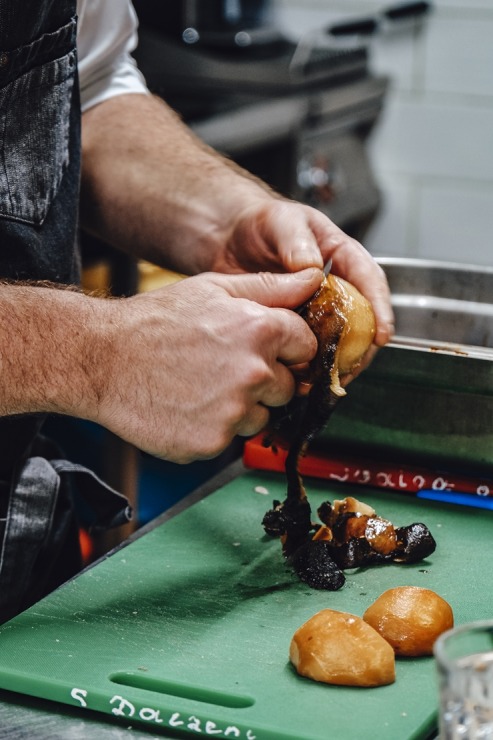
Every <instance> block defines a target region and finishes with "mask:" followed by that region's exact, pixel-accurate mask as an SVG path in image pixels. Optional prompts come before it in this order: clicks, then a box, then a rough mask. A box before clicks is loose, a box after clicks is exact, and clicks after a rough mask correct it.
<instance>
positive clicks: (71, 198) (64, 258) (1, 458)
mask: <svg viewBox="0 0 493 740" xmlns="http://www.w3.org/2000/svg"><path fill="white" fill-rule="evenodd" d="M75 16H76V0H22V2H20V1H19V0H0V278H3V279H5V278H7V279H11V280H49V281H52V282H58V283H64V284H73V283H76V282H77V281H78V279H79V257H78V249H77V216H78V213H77V204H78V197H79V178H80V105H79V91H78V78H77V52H76V17H75ZM43 421H44V417H43V416H41V415H26V416H17V417H8V418H0V547H1V549H0V623H1V622H3V621H5V620H6V619H8V618H10V617H11V616H13V615H14V614H15V613H17V612H18V611H20V610H22V609H24V608H25V607H26V606H28V605H29V604H31V603H33V602H34V601H36V600H38V599H39V598H40V597H41V596H42V595H44V594H45V593H47V592H48V591H50V590H52V589H53V588H55V587H56V586H57V585H59V584H60V583H62V582H63V581H64V580H66V579H67V578H69V577H71V576H72V575H73V574H74V573H76V572H77V570H78V569H80V566H81V561H80V553H79V547H78V537H77V532H78V529H77V522H76V517H75V514H74V504H73V496H72V491H71V484H73V482H74V478H77V479H79V484H78V488H77V492H78V493H79V494H81V495H82V496H83V497H84V499H85V502H86V503H87V504H88V505H89V509H90V510H91V512H92V514H93V523H94V525H95V526H98V527H108V526H118V525H119V524H122V523H124V522H125V521H128V518H129V509H128V506H127V502H126V500H125V499H124V497H122V496H120V495H119V494H117V493H115V492H114V491H112V490H111V489H109V488H108V487H107V486H105V484H104V483H102V482H101V481H100V480H99V479H97V478H96V476H94V474H92V473H91V472H90V471H88V470H86V469H85V468H82V467H81V466H77V465H73V464H72V463H69V462H67V461H64V460H61V459H60V454H59V453H58V451H53V450H52V449H50V448H49V444H48V443H47V441H46V440H45V439H43V438H42V437H41V436H40V434H39V432H40V429H41V426H42V423H43ZM70 479H72V480H70Z"/></svg>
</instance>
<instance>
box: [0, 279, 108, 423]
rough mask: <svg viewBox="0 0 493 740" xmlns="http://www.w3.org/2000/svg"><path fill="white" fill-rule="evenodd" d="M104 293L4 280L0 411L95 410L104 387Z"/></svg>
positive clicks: (0, 297) (0, 323)
mask: <svg viewBox="0 0 493 740" xmlns="http://www.w3.org/2000/svg"><path fill="white" fill-rule="evenodd" d="M102 311H104V301H103V300H102V299H92V298H89V297H87V296H85V295H83V294H81V293H78V292H75V291H72V290H69V289H60V288H55V287H53V288H52V287H44V286H43V287H42V286H38V285H21V284H17V285H16V284H2V285H0V415H1V416H9V415H13V414H24V413H34V412H56V413H62V414H70V415H78V416H81V417H84V418H89V417H90V416H94V415H95V413H96V410H97V405H98V400H99V397H100V396H101V395H102V394H103V393H104V383H105V369H104V364H105V357H107V351H108V344H107V342H106V337H105V333H104V330H103V322H102V321H101V315H102Z"/></svg>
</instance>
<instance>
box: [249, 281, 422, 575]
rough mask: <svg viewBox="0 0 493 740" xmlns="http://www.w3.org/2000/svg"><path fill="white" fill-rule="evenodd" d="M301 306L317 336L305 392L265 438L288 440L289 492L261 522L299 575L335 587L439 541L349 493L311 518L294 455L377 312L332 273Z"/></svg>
mask: <svg viewBox="0 0 493 740" xmlns="http://www.w3.org/2000/svg"><path fill="white" fill-rule="evenodd" d="M299 313H300V315H301V316H302V317H303V318H304V319H305V321H306V322H307V324H308V325H309V327H310V328H311V329H312V331H313V333H314V334H315V336H316V337H317V340H318V349H317V353H316V355H315V357H314V359H313V360H312V362H311V363H310V366H309V370H308V373H307V375H306V377H304V378H303V382H304V383H305V387H306V388H308V389H309V392H308V394H307V395H304V396H303V395H302V396H296V397H295V398H294V399H293V401H292V402H291V403H290V404H289V405H288V406H287V408H286V409H285V411H284V414H283V415H282V416H281V417H280V418H279V419H278V421H277V423H274V426H273V429H272V432H271V435H270V437H269V439H266V442H265V443H266V444H272V442H273V440H275V439H276V436H278V437H280V438H281V439H283V440H284V441H286V442H287V443H288V444H289V452H288V455H287V458H286V478H287V496H286V499H285V500H284V501H283V502H282V503H281V502H280V501H274V505H273V508H272V509H271V510H270V511H268V512H267V513H266V514H265V516H264V519H263V522H262V524H263V526H264V529H265V532H266V533H267V534H269V535H270V536H272V537H279V538H280V539H281V542H282V550H283V554H284V556H285V557H286V558H287V560H288V562H289V563H290V565H291V566H292V568H293V570H294V571H295V572H296V573H297V575H298V576H299V578H300V579H301V580H302V581H303V582H305V583H307V584H308V585H309V586H311V587H312V588H320V589H328V590H337V589H339V588H341V586H342V585H343V584H344V580H345V577H344V574H343V570H345V569H347V568H357V567H362V566H366V565H371V564H374V563H385V562H399V563H412V562H417V561H418V560H422V559H423V558H426V557H428V555H430V554H431V553H432V552H433V551H434V549H435V546H436V545H435V541H434V539H433V537H432V535H431V534H430V532H429V530H428V529H427V527H426V526H425V525H424V524H421V523H415V524H411V525H410V526H408V527H401V528H399V529H396V528H395V527H394V526H393V524H392V523H391V522H389V521H387V520H385V519H383V518H382V517H378V516H376V514H375V512H374V511H373V510H372V509H371V508H370V507H368V506H366V505H365V504H361V503H360V502H358V501H357V500H356V499H353V498H351V497H348V498H346V499H344V500H343V501H342V502H340V501H339V502H334V504H331V503H330V502H326V503H324V504H322V506H321V507H320V508H319V510H318V516H319V518H320V521H321V522H322V525H320V524H314V523H313V522H312V520H311V509H310V504H309V502H308V499H307V496H306V492H305V489H304V487H303V481H302V479H301V476H300V474H299V471H298V466H299V460H300V458H301V456H302V455H304V454H305V451H306V449H307V446H308V445H309V444H310V442H311V441H312V440H313V439H314V437H315V436H316V435H317V434H318V433H319V432H320V431H321V430H322V429H323V428H324V427H325V425H326V424H327V422H328V420H329V418H330V416H331V414H332V412H333V410H334V408H335V407H336V405H337V403H338V401H339V399H340V398H341V397H343V396H344V395H345V394H346V392H345V390H344V388H343V387H342V385H341V382H340V381H341V378H343V377H344V376H347V375H351V374H353V373H354V372H355V370H356V369H357V368H358V367H359V366H360V365H361V362H362V360H363V357H364V356H365V354H366V352H367V351H368V350H369V348H370V346H371V344H372V342H373V339H374V336H375V318H374V316H373V311H372V309H371V306H370V304H369V302H368V301H367V300H366V298H364V297H363V296H362V295H361V294H360V293H359V292H358V291H357V290H356V288H354V286H352V285H350V284H349V283H346V281H344V280H342V279H340V278H337V277H334V276H333V275H328V276H327V277H326V279H325V280H324V282H323V283H322V285H321V286H320V288H319V290H318V291H317V292H316V293H315V295H314V296H313V298H312V299H311V300H309V301H308V302H307V303H306V304H305V306H303V308H302V310H300V312H299Z"/></svg>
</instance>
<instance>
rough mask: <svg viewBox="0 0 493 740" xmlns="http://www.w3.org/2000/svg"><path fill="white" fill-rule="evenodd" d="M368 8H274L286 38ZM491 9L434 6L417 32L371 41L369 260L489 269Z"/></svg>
mask: <svg viewBox="0 0 493 740" xmlns="http://www.w3.org/2000/svg"><path fill="white" fill-rule="evenodd" d="M381 8H382V4H381V3H378V2H373V1H372V0H354V1H353V0H342V1H341V2H335V1H331V0H277V2H276V12H277V16H278V19H279V23H280V25H281V27H282V28H283V29H284V30H285V32H286V33H287V34H289V35H290V36H292V37H293V38H298V37H299V35H300V34H301V33H304V32H306V31H308V30H309V29H313V28H316V27H320V26H325V25H327V23H328V22H329V23H331V22H335V21H337V20H339V19H341V18H344V19H346V18H347V17H348V16H351V15H354V17H360V16H362V15H368V14H372V13H376V12H378V11H380V9H381ZM492 39H493V2H491V0H435V1H434V2H433V3H432V11H431V12H430V13H429V15H428V17H427V19H426V22H425V23H424V24H423V25H422V27H421V28H420V29H419V30H417V31H416V32H414V33H408V32H405V31H404V29H403V32H402V33H388V34H386V35H380V36H376V37H375V38H374V39H373V41H372V42H371V45H370V51H371V54H370V58H371V62H370V64H371V68H372V70H373V72H374V73H375V74H382V75H387V76H388V77H389V78H390V88H389V92H388V95H387V100H386V104H385V108H384V110H383V112H382V114H381V116H380V120H379V122H378V124H377V125H376V127H375V129H374V131H373V133H372V136H371V137H370V139H369V142H368V150H369V155H370V158H371V162H372V166H373V168H374V172H375V176H376V179H377V181H378V183H379V186H380V188H381V191H382V207H381V211H380V213H379V214H378V216H377V218H376V220H375V222H374V224H373V225H372V226H371V228H370V230H369V233H368V234H367V237H366V239H365V245H366V246H367V247H368V249H370V251H372V252H373V253H375V254H385V255H396V256H406V257H418V258H425V259H440V260H447V261H458V262H472V263H476V264H482V265H490V266H491V265H492V264H493V245H492V242H491V236H490V235H491V232H492V228H493V42H492Z"/></svg>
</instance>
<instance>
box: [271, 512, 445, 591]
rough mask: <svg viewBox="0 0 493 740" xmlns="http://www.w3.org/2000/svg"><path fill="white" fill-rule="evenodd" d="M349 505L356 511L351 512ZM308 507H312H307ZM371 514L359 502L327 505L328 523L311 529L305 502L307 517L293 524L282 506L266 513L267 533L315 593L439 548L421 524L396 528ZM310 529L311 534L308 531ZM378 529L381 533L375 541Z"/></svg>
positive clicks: (321, 514)
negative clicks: (360, 571)
mask: <svg viewBox="0 0 493 740" xmlns="http://www.w3.org/2000/svg"><path fill="white" fill-rule="evenodd" d="M347 502H351V504H350V505H351V506H352V507H353V508H355V509H356V510H355V511H346V510H345V507H346V505H347ZM307 507H308V508H307ZM363 507H364V509H367V508H368V507H367V506H366V505H365V504H363V505H361V504H360V502H358V501H357V500H356V499H353V498H347V499H343V500H342V501H336V502H334V504H332V503H331V502H330V501H326V502H324V503H323V504H322V505H321V506H320V507H319V509H318V512H317V513H318V516H319V518H320V520H321V521H322V522H323V524H322V525H320V524H313V523H312V522H311V521H310V522H309V523H308V524H307V517H309V505H308V502H307V501H306V499H305V506H304V509H303V517H302V518H300V517H299V516H298V512H296V516H297V518H296V519H294V518H293V519H291V517H290V516H289V510H286V507H285V505H283V504H281V503H280V502H279V501H274V507H273V508H272V509H271V510H270V511H268V512H267V513H266V515H265V516H264V519H263V525H264V530H265V532H266V534H268V535H270V536H271V537H280V538H281V541H282V543H283V554H284V556H285V557H286V558H287V560H288V562H289V564H290V565H291V567H292V568H293V570H294V571H295V572H296V574H297V575H298V577H299V578H300V580H301V581H303V582H304V583H307V584H308V585H309V586H311V588H316V589H325V590H328V591H336V590H338V589H339V588H341V587H342V586H343V585H344V582H345V576H344V573H343V571H344V570H347V569H350V568H362V567H366V566H368V565H377V564H383V563H402V564H405V563H416V562H419V561H420V560H424V559H425V558H427V557H429V556H430V555H431V554H432V553H433V552H434V551H435V548H436V543H435V540H434V538H433V536H432V534H431V532H430V531H429V529H428V527H427V526H426V525H425V524H422V523H421V522H416V523H414V524H410V525H409V526H406V527H394V525H393V524H392V523H391V522H389V521H388V520H387V519H383V518H382V517H379V516H377V515H376V514H375V512H372V514H371V515H370V514H368V513H366V512H365V513H362V512H361V511H358V508H363ZM307 528H308V532H307V531H306V530H307ZM375 530H377V531H379V532H380V535H379V536H378V537H375V536H374V532H375Z"/></svg>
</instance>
